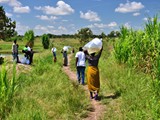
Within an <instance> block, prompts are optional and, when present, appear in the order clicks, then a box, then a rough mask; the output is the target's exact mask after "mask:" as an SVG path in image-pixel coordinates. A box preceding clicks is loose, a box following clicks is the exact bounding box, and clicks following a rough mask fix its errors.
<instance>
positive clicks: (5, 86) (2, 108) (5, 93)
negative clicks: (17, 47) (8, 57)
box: [0, 64, 16, 119]
mask: <svg viewBox="0 0 160 120" xmlns="http://www.w3.org/2000/svg"><path fill="white" fill-rule="evenodd" d="M12 73H13V76H12V78H11V79H9V78H8V76H7V70H6V67H5V64H3V65H2V68H1V70H0V119H4V118H5V117H6V115H8V114H9V112H10V110H11V108H12V104H13V97H14V92H15V88H16V84H15V82H16V81H15V75H16V70H15V64H14V66H13V72H12Z"/></svg>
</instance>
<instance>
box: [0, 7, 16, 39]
mask: <svg viewBox="0 0 160 120" xmlns="http://www.w3.org/2000/svg"><path fill="white" fill-rule="evenodd" d="M15 28H16V22H15V21H13V22H12V20H11V18H8V17H7V16H6V14H5V11H4V8H3V6H0V39H3V40H6V39H9V38H10V37H13V36H14V35H15V34H16V32H15Z"/></svg>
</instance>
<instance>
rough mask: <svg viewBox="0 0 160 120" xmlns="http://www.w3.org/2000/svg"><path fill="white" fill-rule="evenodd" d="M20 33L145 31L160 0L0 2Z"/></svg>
mask: <svg viewBox="0 0 160 120" xmlns="http://www.w3.org/2000/svg"><path fill="white" fill-rule="evenodd" d="M0 5H1V6H3V7H4V10H5V12H6V15H7V16H8V17H9V18H11V19H12V20H15V21H16V23H17V26H16V30H17V32H18V34H20V35H23V34H24V33H25V32H26V31H27V30H33V31H34V33H35V35H42V34H44V33H51V34H56V35H61V34H75V33H77V31H78V30H80V29H81V28H85V27H89V28H90V29H91V30H92V32H93V33H94V34H97V35H98V34H101V33H102V32H104V33H105V34H108V33H110V32H111V31H113V30H119V28H120V26H122V25H125V26H126V27H132V28H134V29H143V26H144V24H145V22H146V21H147V18H148V16H149V17H153V16H154V15H156V14H159V11H160V0H0Z"/></svg>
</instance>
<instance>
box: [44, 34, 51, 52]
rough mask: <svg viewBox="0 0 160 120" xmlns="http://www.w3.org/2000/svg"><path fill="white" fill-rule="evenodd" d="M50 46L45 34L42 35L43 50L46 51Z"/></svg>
mask: <svg viewBox="0 0 160 120" xmlns="http://www.w3.org/2000/svg"><path fill="white" fill-rule="evenodd" d="M49 44H50V40H49V37H48V35H47V34H43V36H42V45H43V48H44V49H48V48H49Z"/></svg>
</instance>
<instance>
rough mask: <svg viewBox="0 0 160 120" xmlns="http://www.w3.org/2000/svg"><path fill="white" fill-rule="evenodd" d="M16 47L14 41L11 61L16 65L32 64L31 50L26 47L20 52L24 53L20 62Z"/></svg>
mask: <svg viewBox="0 0 160 120" xmlns="http://www.w3.org/2000/svg"><path fill="white" fill-rule="evenodd" d="M18 47H19V45H18V44H17V41H16V40H14V41H13V45H12V55H13V61H15V62H16V63H22V64H32V62H33V54H34V52H33V50H32V48H30V47H29V46H28V45H26V46H25V47H24V48H23V50H22V53H24V58H22V59H21V60H20V59H19V55H18Z"/></svg>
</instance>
